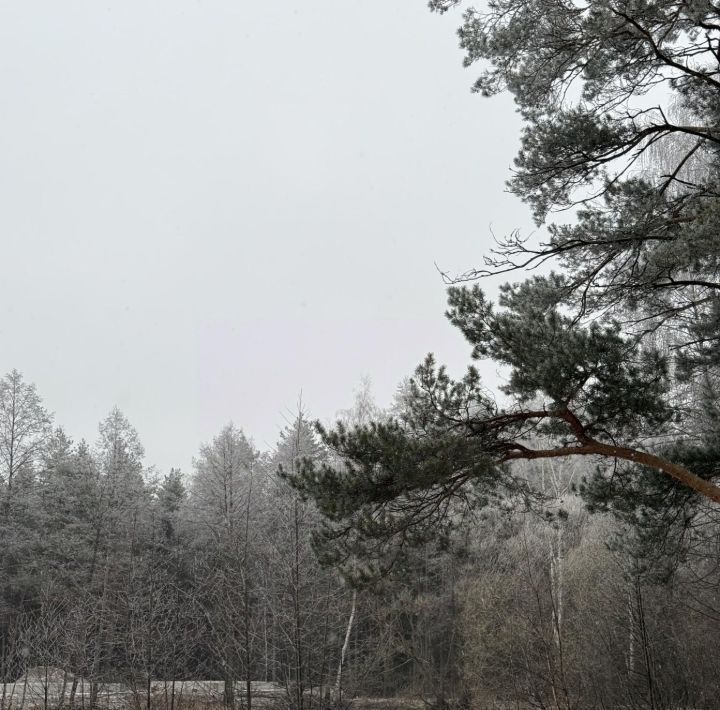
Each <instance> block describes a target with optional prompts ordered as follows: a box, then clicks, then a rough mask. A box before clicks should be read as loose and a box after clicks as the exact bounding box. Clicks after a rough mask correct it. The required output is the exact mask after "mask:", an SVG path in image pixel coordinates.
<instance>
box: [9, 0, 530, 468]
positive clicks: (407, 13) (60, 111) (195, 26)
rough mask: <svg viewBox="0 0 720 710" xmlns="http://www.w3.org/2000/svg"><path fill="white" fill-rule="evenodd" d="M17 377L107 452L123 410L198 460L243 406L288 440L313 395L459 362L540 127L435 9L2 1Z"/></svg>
mask: <svg viewBox="0 0 720 710" xmlns="http://www.w3.org/2000/svg"><path fill="white" fill-rule="evenodd" d="M0 7H1V8H2V9H1V11H0V67H1V69H0V71H2V81H1V83H0V86H1V87H2V94H0V96H1V98H0V100H1V101H2V107H1V110H0V127H1V129H2V130H0V141H1V142H2V146H1V149H0V156H1V157H0V196H1V199H2V205H1V209H0V226H1V229H2V232H1V233H2V251H1V252H0V258H1V262H0V263H1V264H2V275H1V277H0V303H2V318H0V344H1V345H0V369H2V372H7V371H8V370H10V369H11V368H13V367H16V368H18V369H19V370H20V371H21V372H23V374H24V375H25V377H26V378H27V379H28V380H30V381H33V382H35V383H36V384H37V387H38V392H39V393H40V395H41V396H42V397H43V399H44V401H45V404H46V406H47V407H48V408H49V409H51V410H52V411H54V412H55V417H56V421H57V423H59V424H62V425H63V426H64V427H65V428H66V430H67V432H68V433H69V434H71V435H72V436H73V437H75V438H81V437H85V438H87V439H89V440H90V441H94V440H95V438H96V435H97V424H98V422H99V420H100V419H101V418H103V417H104V416H105V415H106V414H107V412H108V411H109V410H110V408H111V407H112V406H113V405H115V404H117V405H118V406H119V407H120V408H121V409H122V411H123V412H124V413H125V414H126V416H127V417H128V418H129V419H130V421H131V423H132V424H133V425H134V426H135V427H136V428H137V429H138V431H139V433H140V437H141V439H142V441H143V443H144V445H145V448H146V452H147V462H148V463H149V464H156V465H157V466H158V468H159V469H160V471H163V472H164V471H166V470H167V469H168V468H169V467H170V466H180V467H182V468H183V469H184V470H186V471H187V470H189V469H190V466H191V460H192V457H193V455H194V454H195V452H196V451H197V448H198V445H199V444H200V443H201V442H203V441H207V440H209V439H210V438H211V437H212V436H213V435H214V434H215V433H217V432H218V430H219V429H220V428H221V427H222V426H223V424H224V423H226V422H227V421H229V420H233V421H234V422H235V423H236V424H237V425H238V426H241V427H242V428H243V429H244V430H245V431H246V433H247V434H248V435H250V436H252V438H253V439H254V440H255V443H256V444H257V445H258V446H259V447H260V448H269V447H271V446H272V445H273V444H274V442H275V441H276V439H277V435H278V431H279V429H280V428H281V427H282V426H283V425H284V424H285V418H286V417H287V416H291V414H289V413H290V412H291V411H292V410H293V408H294V407H295V405H296V402H297V399H298V395H299V393H300V392H301V391H302V395H303V401H304V404H305V407H306V408H307V410H308V411H309V413H310V414H311V415H313V416H316V417H319V418H321V419H330V418H332V417H333V416H334V415H335V413H336V412H337V411H338V410H339V409H341V408H344V407H347V406H349V405H350V404H351V401H352V397H353V389H354V388H355V387H356V386H357V385H358V382H359V380H360V378H361V376H363V375H368V376H370V378H371V379H372V382H373V390H374V392H375V395H376V398H377V400H378V402H379V404H381V405H386V404H388V403H389V401H390V399H391V396H392V393H393V391H394V389H395V387H396V385H397V383H398V382H399V381H400V380H401V379H402V378H403V377H404V376H406V375H408V374H410V373H411V372H412V370H413V369H414V367H415V366H416V365H417V363H418V362H420V361H421V360H422V358H423V357H424V355H425V354H426V353H427V352H428V351H433V352H435V353H436V355H437V357H438V359H439V360H441V361H443V362H446V363H448V364H449V366H450V369H451V371H452V372H453V373H455V374H460V373H461V372H462V371H463V369H464V367H465V366H466V364H467V362H468V353H469V348H468V347H467V345H466V343H465V342H464V341H463V338H462V336H461V334H460V333H459V332H458V331H456V330H455V329H453V328H452V326H450V325H449V323H447V321H446V320H445V319H444V317H443V311H444V307H445V288H444V286H443V284H442V281H441V279H440V277H439V275H438V272H437V271H436V267H435V263H437V264H438V265H439V266H440V267H442V268H444V269H448V270H450V271H462V270H464V269H467V268H469V267H471V266H474V265H478V264H479V263H480V261H481V256H482V254H483V252H486V251H487V250H488V248H489V246H490V245H491V236H490V229H491V227H492V229H493V230H494V231H495V232H496V233H500V234H502V233H504V232H507V231H508V230H510V229H512V228H514V227H522V228H527V227H528V225H529V224H530V219H529V215H528V211H527V209H526V208H525V207H524V206H523V205H522V204H521V203H520V202H519V201H518V200H517V199H516V198H513V197H511V196H509V195H507V194H506V193H504V181H505V179H506V178H507V177H508V175H509V172H510V167H511V164H512V158H513V156H514V154H515V152H516V149H517V139H518V129H519V120H518V118H517V116H516V114H515V112H514V109H513V105H512V103H511V101H510V100H509V99H508V98H507V97H501V98H496V99H493V100H487V99H482V98H480V97H478V96H475V95H473V94H471V92H470V85H471V83H472V81H473V79H474V77H475V72H474V71H473V70H472V69H470V70H466V69H463V68H462V64H461V60H462V54H461V52H460V50H459V49H458V47H457V37H456V35H455V29H456V27H457V25H458V24H459V22H460V14H459V13H457V12H455V13H448V15H445V16H444V17H439V16H437V15H433V14H431V13H430V12H429V11H428V10H427V7H426V2H425V0H392V2H388V0H342V1H339V0H303V1H302V2H300V1H299V0H294V1H292V0H274V1H269V0H266V1H264V2H248V1H247V0H193V1H190V0H172V1H170V0H165V1H163V2H159V1H155V2H148V1H147V0H143V1H142V2H140V1H135V0H122V1H120V0H117V1H114V2H103V1H101V0H87V1H86V2H76V1H73V0H63V2H57V0H46V1H45V2H40V1H34V0H23V2H11V1H10V0H6V1H5V2H2V3H1V4H0Z"/></svg>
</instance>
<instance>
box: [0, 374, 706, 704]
mask: <svg viewBox="0 0 720 710" xmlns="http://www.w3.org/2000/svg"><path fill="white" fill-rule="evenodd" d="M400 406H402V398H399V401H398V407H400ZM0 418H1V426H2V439H1V443H0V447H1V453H2V462H3V468H2V506H3V515H2V518H1V521H0V526H1V529H0V535H2V545H1V546H0V555H1V558H0V559H1V562H0V564H1V565H2V588H1V596H0V604H1V606H0V615H1V616H0V624H1V625H0V634H1V635H0V671H1V673H2V680H3V681H4V682H5V683H8V684H9V683H12V682H13V681H17V679H18V678H20V677H22V675H23V674H24V673H26V672H27V671H28V669H31V668H37V667H38V666H40V667H46V668H61V669H63V670H64V671H66V672H67V673H68V674H69V675H68V677H69V678H73V679H75V680H74V682H70V683H69V684H68V689H67V692H66V694H65V696H64V700H63V702H64V704H66V705H68V706H72V705H78V706H79V705H80V702H79V701H76V700H75V698H74V694H75V692H76V690H77V683H78V680H77V679H83V680H82V681H81V682H83V683H87V684H88V685H89V687H90V697H89V698H88V699H85V698H84V697H83V700H82V703H83V704H87V703H88V702H89V703H90V704H95V703H96V702H97V700H98V693H99V692H100V689H101V687H102V684H105V683H123V684H125V685H126V686H127V687H128V688H129V689H130V691H131V692H132V694H133V696H134V697H135V701H136V704H137V705H138V706H139V707H150V706H151V705H153V704H157V702H158V699H157V697H155V696H154V695H153V693H152V689H151V681H153V680H155V681H156V680H166V681H179V680H190V679H192V680H205V679H212V680H221V681H224V697H223V701H224V702H225V703H226V704H228V705H237V704H240V705H242V706H246V705H247V706H248V707H250V706H251V705H252V701H253V697H252V694H251V693H250V686H249V684H247V685H243V684H242V683H241V681H247V682H249V681H269V682H274V683H276V684H278V685H279V686H280V687H282V688H284V689H285V693H284V696H283V697H284V702H286V703H287V704H288V705H289V706H291V707H293V708H305V707H308V708H309V707H320V708H322V707H327V706H328V705H330V704H335V703H337V702H338V699H339V697H340V696H341V695H343V696H344V697H346V698H351V697H353V696H357V695H364V696H375V697H392V696H405V697H421V698H423V699H425V700H426V701H428V702H431V703H433V704H435V705H437V706H438V707H447V706H450V705H453V706H459V705H467V706H471V705H472V706H479V707H483V706H484V705H485V704H487V705H488V706H489V705H490V704H491V702H495V701H498V700H502V701H513V700H518V699H530V700H531V701H533V702H534V703H535V704H537V705H538V706H541V707H556V708H571V707H577V706H578V705H579V704H583V705H593V706H613V705H615V704H627V703H628V702H630V703H634V704H635V705H637V706H648V707H653V708H660V707H690V706H692V707H703V708H704V707H707V708H710V707H714V703H715V702H716V698H717V697H718V695H719V694H720V687H719V686H720V679H719V678H718V676H717V673H716V668H717V662H718V644H717V639H718V632H720V586H719V583H720V580H719V579H718V569H720V565H719V564H718V563H719V562H720V525H719V524H718V523H719V522H720V521H718V520H717V515H716V514H714V513H713V511H712V510H711V509H704V508H694V509H693V511H692V515H689V514H688V516H687V519H685V518H679V519H678V520H677V521H676V524H675V525H672V524H671V525H666V526H665V527H663V528H662V530H650V529H649V528H647V527H645V528H642V527H638V526H633V525H630V524H628V522H627V521H626V522H623V521H622V520H620V519H619V518H618V517H616V516H614V517H611V516H610V515H608V514H600V513H598V514H595V515H591V514H589V513H588V512H587V510H586V509H585V507H584V506H583V505H582V504H581V503H580V500H579V498H578V497H577V496H576V495H575V493H574V489H575V487H576V486H577V484H579V483H580V482H581V480H582V476H583V473H584V470H583V469H581V468H578V467H577V466H576V465H574V464H573V463H571V462H562V463H557V462H541V463H538V464H537V465H532V466H530V465H529V466H528V469H527V470H526V471H525V473H524V474H523V475H525V476H526V477H527V479H528V480H532V481H534V482H535V490H536V492H537V493H538V495H540V496H542V505H537V504H535V505H533V510H532V511H529V510H526V511H523V512H521V511H520V510H518V508H517V505H515V504H513V505H512V506H511V505H506V504H503V503H502V501H499V502H498V505H490V506H488V505H483V506H481V507H479V508H473V506H469V507H468V506H467V505H466V504H465V503H462V504H457V505H456V511H457V512H456V514H451V515H450V517H451V518H453V517H455V520H454V522H455V524H453V525H451V526H448V527H447V528H445V529H444V530H442V531H438V532H437V535H436V536H435V537H434V539H432V540H428V541H425V542H424V543H423V544H417V541H414V544H413V545H411V546H406V545H403V546H400V545H398V546H397V547H396V548H395V549H392V548H389V549H386V550H385V555H384V562H386V563H391V564H388V565H387V569H386V571H385V572H384V574H382V575H381V576H375V577H374V578H368V577H367V576H365V577H366V578H365V582H366V583H367V584H365V585H364V586H361V587H360V588H359V589H354V588H353V586H352V584H351V583H350V582H351V581H353V580H354V581H355V582H357V581H358V580H359V579H361V578H363V569H361V568H360V567H359V565H360V564H361V560H360V559H359V558H358V559H356V560H355V562H354V563H353V564H354V565H355V574H353V573H352V570H351V571H350V572H349V573H348V574H349V576H350V577H352V580H348V581H345V580H344V579H343V578H342V577H341V575H340V574H339V573H338V572H337V571H336V570H335V569H333V568H328V567H322V566H321V565H320V564H319V563H318V561H317V558H316V555H315V553H314V551H313V548H312V544H311V543H312V538H313V533H314V531H316V530H317V527H318V524H319V522H320V517H319V514H318V512H317V511H316V509H315V508H314V506H313V504H312V503H310V502H308V501H304V500H302V499H301V498H300V497H299V496H298V494H297V493H296V492H295V491H294V490H293V489H292V488H291V487H290V486H289V485H288V483H287V482H286V480H285V477H284V475H280V474H279V473H278V472H279V471H282V472H285V473H286V474H287V473H291V472H292V471H293V470H294V469H295V468H296V467H297V466H298V465H299V463H300V461H302V460H313V461H316V462H318V463H319V464H322V463H323V462H330V463H332V462H333V456H335V454H334V453H333V452H332V451H331V450H329V449H328V448H326V447H325V446H324V445H323V444H322V443H321V442H320V441H319V440H318V438H317V436H316V434H315V432H314V430H313V428H312V426H311V425H310V424H309V422H308V420H307V418H306V416H305V415H304V414H303V413H302V412H300V413H299V414H298V416H297V418H296V419H295V421H294V422H293V423H292V424H291V425H289V426H288V427H287V428H286V429H285V431H284V432H283V433H282V434H281V436H280V438H279V440H278V442H277V445H276V447H275V449H274V450H273V451H271V452H259V451H258V450H257V449H255V447H254V446H253V444H252V442H251V441H250V440H249V439H248V438H247V437H246V436H245V435H244V434H243V432H242V431H241V430H240V429H238V428H236V427H234V426H233V425H228V426H226V427H225V428H224V429H223V430H222V431H221V432H220V433H219V434H218V435H217V437H215V438H214V439H213V440H212V441H211V442H209V443H208V444H206V445H204V446H202V447H201V448H200V450H199V453H198V455H197V457H196V459H195V462H194V467H193V472H192V473H191V474H190V475H187V476H185V475H183V474H182V473H181V472H179V471H177V470H171V471H170V472H168V473H167V474H166V475H162V476H157V475H153V474H152V470H151V469H148V468H147V467H146V465H145V463H144V459H143V449H142V446H141V444H140V441H139V438H138V435H137V433H136V431H135V430H134V429H133V428H132V426H131V425H130V423H129V422H128V421H127V420H126V419H125V417H124V416H123V415H122V414H121V412H119V411H118V410H117V409H114V410H113V411H112V412H111V413H110V414H109V416H108V417H107V418H106V419H105V420H104V421H103V422H101V424H100V427H99V437H98V441H97V442H96V443H95V444H94V445H93V446H89V445H88V444H86V443H85V442H78V443H75V442H73V441H72V440H71V439H70V438H69V437H68V436H67V435H66V434H65V433H64V432H63V431H62V430H61V429H58V428H53V427H52V422H51V418H50V416H49V415H48V414H47V412H46V411H45V409H44V408H43V406H42V403H41V401H40V399H39V397H38V396H37V394H36V392H35V390H34V388H33V387H32V386H31V385H28V384H27V383H26V382H25V381H24V380H23V379H22V376H21V375H19V373H17V372H12V373H10V374H9V375H7V376H6V377H5V378H4V379H3V380H2V382H1V383H0ZM371 418H374V419H382V413H381V412H379V411H378V410H377V409H376V408H375V407H374V405H373V404H372V402H371V399H370V397H369V393H368V391H367V388H366V389H364V390H363V391H361V392H360V394H359V395H358V398H357V401H356V403H355V406H354V408H353V409H352V410H350V411H348V412H345V413H344V414H343V419H344V420H345V421H346V422H348V423H349V424H358V423H361V422H363V421H368V420H369V419H371ZM538 500H540V499H539V498H538ZM536 503H537V501H536ZM688 512H689V511H688ZM347 569H348V568H347V567H346V570H347ZM165 699H166V700H167V696H165ZM3 704H4V705H5V706H9V705H10V703H9V700H8V702H6V698H5V694H3ZM173 706H174V705H173Z"/></svg>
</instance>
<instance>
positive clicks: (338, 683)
mask: <svg viewBox="0 0 720 710" xmlns="http://www.w3.org/2000/svg"><path fill="white" fill-rule="evenodd" d="M356 606H357V591H356V590H353V594H352V606H351V607H350V618H349V619H348V623H347V628H346V629H345V641H344V642H343V645H342V649H341V651H340V663H339V665H338V669H337V676H336V677H335V700H336V701H337V702H338V703H339V702H340V700H341V699H342V673H343V667H344V666H345V656H346V655H347V651H348V648H349V646H350V634H351V632H352V628H353V622H354V621H355V609H356Z"/></svg>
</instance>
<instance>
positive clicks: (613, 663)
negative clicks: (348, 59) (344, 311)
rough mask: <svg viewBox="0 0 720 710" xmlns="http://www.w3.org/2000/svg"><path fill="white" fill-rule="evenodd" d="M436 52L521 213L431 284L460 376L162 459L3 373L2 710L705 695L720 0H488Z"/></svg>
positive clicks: (710, 621) (303, 709)
mask: <svg viewBox="0 0 720 710" xmlns="http://www.w3.org/2000/svg"><path fill="white" fill-rule="evenodd" d="M459 5H464V3H463V2H461V0H432V1H431V2H430V7H431V9H432V10H433V11H435V12H438V13H441V14H443V13H446V12H451V11H453V10H454V9H455V8H456V6H459ZM458 37H459V42H460V47H461V49H462V50H463V51H464V53H465V56H464V63H465V65H466V66H467V67H469V68H472V69H473V70H477V71H478V78H477V80H476V81H475V83H474V84H473V90H474V91H476V92H477V93H478V94H480V95H481V96H483V97H484V98H485V99H486V100H487V99H490V98H491V97H493V96H496V95H499V94H509V95H511V96H512V98H513V100H514V102H515V107H516V110H517V112H518V114H519V116H520V117H521V119H522V123H523V126H522V130H521V134H520V136H519V146H520V147H519V152H518V154H517V157H516V159H515V163H514V166H513V170H512V172H511V175H510V178H509V180H508V182H507V188H508V190H509V192H511V193H512V194H513V195H515V196H517V197H518V198H519V199H520V200H522V202H523V203H524V204H525V205H526V206H527V207H528V208H529V209H530V210H531V211H532V214H533V218H534V220H535V224H536V227H537V232H535V233H532V234H528V235H525V234H521V233H520V232H519V231H514V232H511V233H510V234H507V235H505V236H498V237H496V238H495V241H494V246H493V247H492V248H491V249H484V248H482V247H479V249H480V258H481V259H482V261H481V264H480V265H479V266H477V267H474V268H470V269H468V270H467V271H465V272H464V273H459V274H453V273H442V277H443V279H444V282H445V285H446V286H447V304H448V306H447V312H446V314H445V315H446V317H447V319H448V320H449V322H450V324H451V325H452V326H454V327H455V328H457V329H458V330H459V331H460V332H461V333H462V335H463V336H464V338H465V339H466V340H467V344H468V350H469V355H470V360H471V364H470V366H469V367H468V369H467V371H466V373H465V374H464V375H462V376H461V377H459V378H455V377H454V376H452V375H451V374H450V372H449V371H448V369H447V368H445V367H444V366H443V365H441V364H438V362H437V361H436V359H435V357H434V356H433V355H428V356H427V357H426V358H425V360H423V361H422V362H421V364H420V365H419V366H418V367H417V369H416V370H415V372H414V374H413V375H412V376H410V377H407V378H406V379H401V377H402V375H400V376H399V377H398V380H399V381H400V384H399V385H398V388H397V391H396V394H395V397H394V400H393V402H392V404H391V405H390V406H389V407H387V408H383V409H381V408H380V407H378V406H377V405H376V404H375V402H374V400H373V397H372V394H371V391H370V386H369V383H368V382H363V384H361V386H360V387H359V388H358V390H357V391H356V393H355V401H354V403H353V405H352V406H351V407H350V408H349V409H347V410H343V411H341V412H340V413H339V415H338V416H337V418H336V421H335V423H333V424H331V425H328V424H324V423H321V422H319V421H315V420H314V418H313V414H312V413H311V412H305V411H304V410H303V408H302V407H301V406H300V407H298V410H297V412H296V413H295V414H294V415H293V417H291V418H290V420H289V421H288V424H287V426H286V428H285V429H284V430H283V432H282V433H281V435H280V437H279V439H278V441H277V443H276V445H275V446H274V447H273V448H272V449H270V450H267V451H260V450H258V449H257V448H256V447H255V445H254V444H253V441H252V438H251V437H250V436H249V435H248V434H246V433H245V431H251V430H252V423H250V422H247V423H243V426H247V430H244V429H243V428H240V427H239V426H236V425H235V424H232V423H229V424H227V425H226V426H225V427H224V428H223V429H221V430H220V431H219V432H218V433H217V435H216V436H215V437H214V438H213V439H212V440H211V441H208V442H206V443H204V444H202V445H200V447H199V449H198V452H197V455H196V457H195V459H194V461H193V465H192V470H189V471H182V472H181V471H179V470H175V469H173V470H170V471H167V472H158V471H156V469H155V468H154V467H153V466H152V465H151V462H147V461H145V458H144V451H143V446H142V444H141V440H140V435H139V434H138V432H136V431H135V429H134V428H133V426H132V424H131V423H130V422H129V421H128V420H127V419H126V418H125V416H124V415H123V414H122V412H121V411H120V410H119V409H117V408H114V409H112V410H111V411H110V414H109V415H108V417H107V418H106V419H104V420H103V421H102V422H100V424H99V427H98V437H97V440H96V441H94V442H89V443H88V442H85V441H74V440H73V439H72V438H71V437H72V433H71V432H65V431H64V430H63V428H62V427H61V426H60V423H59V422H55V421H54V420H53V417H52V416H51V414H50V413H49V411H48V410H47V409H46V407H45V404H44V402H43V400H42V399H41V396H40V394H39V393H38V392H37V391H36V388H35V386H34V385H32V384H31V383H30V381H28V380H26V379H25V378H24V376H23V375H22V374H21V373H20V372H18V371H17V370H13V371H11V372H9V373H8V374H7V375H5V377H4V378H3V379H2V380H1V381H0V511H1V514H0V570H1V573H2V577H1V578H0V676H2V681H3V685H2V693H1V694H0V710H10V708H13V709H15V708H17V709H18V710H23V708H25V707H27V708H30V707H38V706H40V707H43V710H49V708H60V707H68V708H71V707H75V708H77V707H82V708H86V707H87V708H96V707H107V708H110V707H113V708H114V707H116V706H117V707H120V706H122V707H134V708H137V710H141V709H146V710H150V708H155V707H158V708H160V707H162V708H163V710H166V709H167V710H175V708H176V707H177V708H181V707H188V708H200V707H202V708H204V707H207V706H210V705H212V704H215V705H217V706H226V707H233V708H234V707H241V708H246V710H251V708H252V706H253V705H257V706H261V707H270V706H271V707H282V708H290V709H291V710H315V709H317V710H325V709H326V708H328V709H329V708H333V709H335V708H349V707H357V708H359V709H361V710H365V708H371V707H376V706H377V707H382V708H388V707H400V708H430V709H431V710H484V709H486V708H487V709H490V708H497V709H498V710H500V709H502V710H505V709H506V708H507V709H509V708H516V709H518V710H520V709H523V710H524V709H526V708H542V709H543V710H544V709H548V710H549V709H551V708H552V709H553V710H576V709H577V710H582V709H585V708H587V709H590V708H593V709H596V708H598V709H599V708H632V709H636V708H637V709H640V708H648V709H650V710H680V709H682V710H691V709H695V710H700V709H702V710H712V709H713V708H718V707H720V700H719V698H720V673H718V668H720V508H718V505H719V504H720V230H719V226H720V7H718V5H717V4H716V3H714V2H712V1H711V0H653V1H650V0H631V1H629V2H617V1H616V0H602V1H601V2H597V3H586V4H582V3H577V2H570V1H567V0H537V1H536V2H527V1H524V0H492V1H491V2H488V3H486V4H483V5H482V6H479V7H464V13H463V14H462V19H461V27H460V29H459V31H458ZM428 100H432V98H429V99H428ZM439 130H443V129H439ZM474 139H477V137H475V138H474ZM491 139H492V137H491V136H484V137H480V140H491ZM498 279H500V280H502V281H507V280H509V281H508V282H507V283H504V284H503V285H500V286H499V288H497V289H496V288H495V287H494V286H493V285H494V284H497V283H499V281H498ZM418 355H419V357H422V353H419V354H418ZM479 363H480V364H479ZM488 363H489V364H490V365H491V366H492V367H495V368H496V371H497V372H498V377H499V379H500V385H499V387H497V388H494V386H493V383H492V382H489V383H488V382H485V381H484V380H483V378H482V377H481V369H482V367H481V366H482V365H487V364H488ZM203 684H204V685H203Z"/></svg>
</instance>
